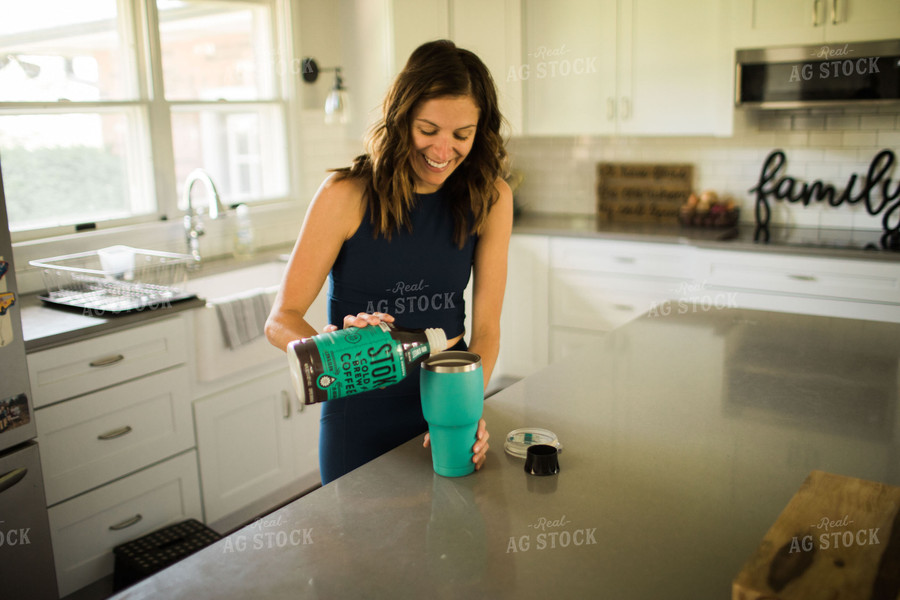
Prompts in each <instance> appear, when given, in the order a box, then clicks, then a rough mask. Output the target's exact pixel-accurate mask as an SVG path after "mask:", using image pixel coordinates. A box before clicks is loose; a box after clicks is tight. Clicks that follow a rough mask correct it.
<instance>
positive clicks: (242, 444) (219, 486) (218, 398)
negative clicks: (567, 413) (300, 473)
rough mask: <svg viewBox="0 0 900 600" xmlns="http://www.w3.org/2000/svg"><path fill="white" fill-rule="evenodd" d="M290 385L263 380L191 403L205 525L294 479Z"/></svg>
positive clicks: (278, 379)
mask: <svg viewBox="0 0 900 600" xmlns="http://www.w3.org/2000/svg"><path fill="white" fill-rule="evenodd" d="M289 385H290V384H289V381H287V380H286V378H285V377H282V376H280V374H279V375H277V376H274V377H273V376H266V377H260V378H257V379H254V380H251V381H249V382H247V383H245V384H243V385H240V386H237V387H234V388H232V389H230V390H228V391H226V392H223V393H221V394H215V395H213V396H208V397H206V398H203V399H201V400H197V401H195V402H194V421H195V426H196V429H197V453H198V455H199V459H200V479H201V482H202V487H203V505H204V511H205V513H206V520H207V523H211V522H214V521H216V520H218V519H221V518H222V517H224V516H227V515H229V514H230V513H233V512H235V511H237V510H239V509H241V508H243V507H245V506H246V505H248V504H250V503H252V502H253V501H255V500H258V499H260V498H262V497H263V496H265V495H267V494H269V493H271V492H274V491H276V490H278V489H280V488H281V487H283V486H285V485H287V484H288V483H290V482H291V480H292V479H293V477H294V457H293V456H292V451H293V442H292V439H291V438H292V432H291V417H292V416H293V413H294V411H295V410H296V408H295V407H294V406H292V402H291V398H292V394H291V392H290V387H289Z"/></svg>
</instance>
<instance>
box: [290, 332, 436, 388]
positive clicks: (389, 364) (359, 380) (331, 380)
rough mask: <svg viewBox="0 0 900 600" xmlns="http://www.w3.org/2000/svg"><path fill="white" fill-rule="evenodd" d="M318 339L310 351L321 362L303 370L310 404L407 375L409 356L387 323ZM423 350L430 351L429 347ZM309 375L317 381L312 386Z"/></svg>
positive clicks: (390, 383)
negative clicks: (394, 337)
mask: <svg viewBox="0 0 900 600" xmlns="http://www.w3.org/2000/svg"><path fill="white" fill-rule="evenodd" d="M316 338H317V339H316V342H315V344H314V348H309V350H310V352H309V354H310V355H311V356H310V358H311V359H312V362H313V363H319V364H315V365H314V366H313V365H310V366H311V367H312V368H309V369H307V368H304V369H303V375H304V378H305V379H307V385H306V386H305V387H306V388H307V392H308V393H307V397H306V402H307V404H311V403H315V402H323V401H325V400H332V399H334V398H343V397H344V396H350V395H353V394H359V393H362V392H367V391H369V390H374V389H376V388H381V387H385V386H388V385H392V384H394V383H397V382H398V381H400V380H401V379H403V378H404V377H405V376H406V359H407V357H406V356H404V352H403V349H402V345H401V344H400V343H399V342H397V341H396V340H394V339H393V338H392V337H391V330H390V327H388V325H387V324H385V323H381V324H379V325H377V326H375V327H364V328H357V327H348V328H347V329H343V330H340V331H334V332H331V333H327V334H323V335H320V336H316ZM424 351H425V352H426V353H427V352H428V349H427V346H426V347H425V350H424ZM312 355H318V356H312ZM303 362H305V361H304V360H303V359H302V358H301V363H303ZM309 378H312V379H314V380H315V383H314V385H309V383H312V382H310V381H309ZM309 392H311V393H309Z"/></svg>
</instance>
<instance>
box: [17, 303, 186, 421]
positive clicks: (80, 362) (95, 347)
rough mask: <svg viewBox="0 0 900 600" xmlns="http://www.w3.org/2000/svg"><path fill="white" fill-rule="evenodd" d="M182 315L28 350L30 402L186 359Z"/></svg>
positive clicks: (59, 397)
mask: <svg viewBox="0 0 900 600" xmlns="http://www.w3.org/2000/svg"><path fill="white" fill-rule="evenodd" d="M187 331H188V327H187V325H186V324H185V318H184V316H180V317H175V318H172V319H165V320H162V321H158V322H155V323H150V324H148V325H141V326H138V327H133V328H131V329H126V330H123V331H118V332H115V333H109V334H106V335H103V336H99V337H95V338H90V339H87V340H84V341H80V342H75V343H72V344H66V345H65V346H59V347H56V348H51V349H49V350H42V351H40V352H35V353H33V354H29V355H28V378H29V380H30V381H31V391H32V395H33V400H34V406H35V408H40V407H42V406H47V405H49V404H52V403H54V402H58V401H60V400H64V399H66V398H71V397H73V396H77V395H79V394H84V393H87V392H90V391H93V390H96V389H100V388H102V387H106V386H110V385H115V384H117V383H121V382H123V381H127V380H129V379H134V378H136V377H140V376H142V375H146V374H147V373H152V372H154V371H159V370H161V369H165V368H168V367H171V366H174V365H177V364H181V363H183V362H185V361H186V360H187V338H186V333H187Z"/></svg>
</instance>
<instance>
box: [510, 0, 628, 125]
mask: <svg viewBox="0 0 900 600" xmlns="http://www.w3.org/2000/svg"><path fill="white" fill-rule="evenodd" d="M522 19H523V22H524V24H523V31H524V35H523V40H522V55H521V60H520V61H519V63H518V64H516V65H513V67H514V71H518V72H517V73H515V72H513V73H509V74H508V76H513V77H516V78H518V79H519V80H520V81H521V82H522V86H523V92H522V93H523V99H524V130H525V134H526V135H592V134H594V135H596V134H607V133H612V132H613V131H614V130H615V116H616V61H615V58H616V0H600V1H597V0H565V1H563V2H547V1H546V0H526V1H525V2H523V6H522Z"/></svg>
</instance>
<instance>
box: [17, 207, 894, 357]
mask: <svg viewBox="0 0 900 600" xmlns="http://www.w3.org/2000/svg"><path fill="white" fill-rule="evenodd" d="M513 232H514V233H516V234H522V235H528V234H536V235H548V236H554V237H582V238H590V239H600V240H613V241H616V240H618V241H627V242H651V243H666V244H686V245H692V246H697V247H704V248H716V249H732V250H743V251H751V252H760V253H771V252H775V253H783V254H792V255H805V256H820V257H826V258H851V259H860V260H877V261H881V260H884V261H897V260H900V252H889V251H881V250H863V249H861V246H863V245H865V244H874V243H877V241H878V238H879V236H880V232H877V231H864V230H861V231H851V230H846V229H833V230H828V229H818V230H814V229H801V228H778V227H775V226H773V227H772V243H769V244H758V243H755V242H754V241H753V227H752V226H749V225H742V226H739V227H736V228H732V229H706V228H688V227H681V226H679V225H657V224H652V223H651V224H642V223H623V224H610V223H604V222H602V221H600V220H599V219H598V218H597V217H595V216H589V215H542V214H528V213H526V214H524V215H520V216H519V217H517V218H516V221H515V223H514V228H513ZM290 251H291V246H290V245H283V246H279V247H275V248H270V249H266V250H263V251H259V252H257V253H256V255H255V256H254V257H253V258H252V259H250V260H246V259H244V260H239V259H234V258H230V257H223V258H216V259H212V260H208V261H206V262H204V264H203V267H202V269H201V270H200V271H199V272H196V273H192V275H191V276H192V277H202V276H206V275H213V274H216V273H221V272H224V271H228V270H231V269H236V268H240V267H242V266H249V265H253V264H258V263H260V262H268V261H272V260H280V259H283V258H284V257H285V256H286V255H287V254H288V253H290ZM203 305H204V302H203V301H202V300H197V299H195V300H188V301H185V302H181V303H178V304H174V305H172V306H171V307H168V308H166V309H163V310H147V311H143V312H135V313H131V314H127V315H120V316H112V317H105V318H101V317H97V316H93V315H84V314H78V313H77V311H76V312H72V311H64V310H59V309H56V308H51V307H48V306H45V305H43V304H42V303H41V301H40V300H38V298H37V294H34V295H25V296H23V300H22V325H23V329H24V335H25V348H26V350H27V351H28V352H36V351H38V350H43V349H47V348H52V347H54V346H60V345H64V344H67V343H70V342H73V341H77V340H80V339H85V338H89V337H92V336H95V335H101V334H103V333H108V332H110V331H113V330H116V329H122V328H127V327H132V326H135V325H139V324H141V323H143V322H145V321H147V320H151V319H157V318H162V317H165V316H167V315H169V314H172V313H174V312H177V311H180V310H189V309H192V308H197V307H200V306H203Z"/></svg>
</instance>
